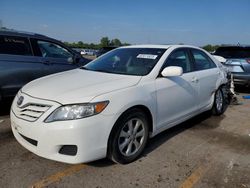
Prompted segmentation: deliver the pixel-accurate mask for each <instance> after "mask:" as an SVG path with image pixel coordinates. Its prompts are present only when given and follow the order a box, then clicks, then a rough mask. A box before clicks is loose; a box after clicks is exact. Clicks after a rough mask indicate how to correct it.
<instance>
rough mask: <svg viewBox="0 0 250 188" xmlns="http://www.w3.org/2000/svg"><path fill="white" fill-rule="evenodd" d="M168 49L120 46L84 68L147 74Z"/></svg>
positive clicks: (128, 73)
mask: <svg viewBox="0 0 250 188" xmlns="http://www.w3.org/2000/svg"><path fill="white" fill-rule="evenodd" d="M165 51H166V49H158V48H120V49H116V50H114V51H112V52H110V53H107V54H105V55H103V56H102V57H100V58H97V59H96V60H94V61H92V62H90V63H89V64H87V65H85V67H83V69H88V70H92V71H99V72H108V73H114V74H125V75H137V76H143V75H147V74H148V73H149V72H150V71H151V70H152V69H153V68H154V66H155V65H156V63H157V62H158V61H159V59H160V58H161V56H162V55H163V54H164V52H165Z"/></svg>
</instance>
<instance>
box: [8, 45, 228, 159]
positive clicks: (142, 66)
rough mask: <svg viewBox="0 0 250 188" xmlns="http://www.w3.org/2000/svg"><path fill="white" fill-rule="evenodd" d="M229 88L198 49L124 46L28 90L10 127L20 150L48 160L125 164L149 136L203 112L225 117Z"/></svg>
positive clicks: (214, 63)
mask: <svg viewBox="0 0 250 188" xmlns="http://www.w3.org/2000/svg"><path fill="white" fill-rule="evenodd" d="M226 83H227V79H226V75H225V73H224V71H223V69H222V68H221V64H220V63H219V62H218V61H217V60H216V59H214V57H212V56H211V55H210V54H209V53H207V52H206V51H204V50H202V49H200V48H197V47H193V46H185V45H136V46H129V47H122V48H118V49H115V50H113V51H111V52H109V53H107V54H105V55H103V56H101V57H99V58H97V59H96V60H94V61H92V62H90V63H89V64H87V65H85V66H84V67H81V68H79V69H75V70H71V71H67V72H63V73H58V74H54V75H51V76H47V77H44V78H40V79H37V80H35V81H32V82H30V83H29V84H27V85H25V86H24V87H23V88H22V89H21V90H20V91H19V93H18V94H17V96H16V97H15V99H14V101H13V104H12V108H11V127H12V131H13V133H14V136H15V138H16V139H17V141H18V142H19V143H20V144H21V145H23V146H24V147H25V148H27V149H28V150H30V151H32V152H33V153H35V154H37V155H39V156H42V157H45V158H48V159H52V160H56V161H61V162H66V163H82V162H89V161H93V160H97V159H100V158H104V157H108V158H110V159H111V160H113V161H115V162H117V163H122V164H125V163H129V162H132V161H134V160H135V159H136V158H138V156H139V155H140V154H141V153H142V152H143V150H144V148H145V146H146V143H147V141H148V140H149V138H150V137H153V136H155V135H157V134H158V133H160V132H162V131H164V130H166V129H168V128H170V127H173V126H175V125H177V124H179V123H181V122H183V121H185V120H187V119H189V118H191V117H193V116H195V115H197V114H200V113H202V112H204V111H208V110H211V111H212V112H213V113H214V114H215V115H220V114H222V113H224V111H225V110H226V108H227V95H226V93H225V92H224V87H225V85H226ZM183 145H185V143H183Z"/></svg>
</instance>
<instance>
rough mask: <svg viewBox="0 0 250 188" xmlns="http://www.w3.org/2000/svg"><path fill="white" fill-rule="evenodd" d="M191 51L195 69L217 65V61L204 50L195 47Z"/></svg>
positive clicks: (204, 68)
mask: <svg viewBox="0 0 250 188" xmlns="http://www.w3.org/2000/svg"><path fill="white" fill-rule="evenodd" d="M191 51H192V55H193V58H194V65H195V70H198V71H199V70H206V69H211V68H215V67H216V65H215V63H214V62H213V61H212V60H211V59H210V58H209V57H208V55H206V54H205V53H204V52H202V51H200V50H194V49H192V50H191Z"/></svg>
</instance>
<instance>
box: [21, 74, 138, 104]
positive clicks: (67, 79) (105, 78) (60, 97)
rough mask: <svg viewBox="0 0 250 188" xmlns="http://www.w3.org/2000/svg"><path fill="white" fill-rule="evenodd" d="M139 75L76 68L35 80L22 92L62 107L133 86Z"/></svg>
mask: <svg viewBox="0 0 250 188" xmlns="http://www.w3.org/2000/svg"><path fill="white" fill-rule="evenodd" d="M140 79H141V76H129V75H120V74H110V73H102V72H96V71H88V70H82V69H75V70H71V71H66V72H62V73H58V74H54V75H50V76H46V77H43V78H39V79H37V80H34V81H32V82H30V83H28V84H27V85H25V86H24V87H23V88H22V92H23V93H26V94H28V95H31V96H33V97H36V98H41V99H46V100H53V101H57V102H59V103H61V104H72V103H85V102H89V101H91V100H92V99H93V98H94V97H96V96H99V95H102V94H105V93H108V92H112V91H115V90H119V89H123V88H127V87H131V86H134V85H136V84H137V83H138V82H139V81H140Z"/></svg>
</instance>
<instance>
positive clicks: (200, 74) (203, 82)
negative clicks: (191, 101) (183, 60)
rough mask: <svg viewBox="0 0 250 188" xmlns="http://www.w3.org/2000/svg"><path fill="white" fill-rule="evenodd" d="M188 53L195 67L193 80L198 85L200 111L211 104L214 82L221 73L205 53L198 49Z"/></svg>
mask: <svg viewBox="0 0 250 188" xmlns="http://www.w3.org/2000/svg"><path fill="white" fill-rule="evenodd" d="M190 51H191V54H192V58H193V62H194V66H195V79H196V80H197V83H198V98H197V101H198V108H199V109H202V108H205V107H207V106H208V105H210V104H211V103H212V102H213V100H214V98H213V94H214V93H215V91H216V82H217V80H218V77H219V75H220V74H221V71H220V70H219V68H218V67H217V65H216V64H215V63H214V62H213V61H212V60H211V59H210V57H209V56H208V55H207V54H206V53H205V52H203V51H201V50H198V49H191V50H190Z"/></svg>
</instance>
